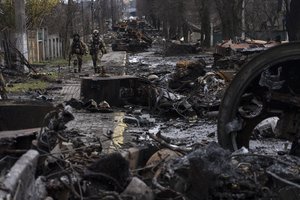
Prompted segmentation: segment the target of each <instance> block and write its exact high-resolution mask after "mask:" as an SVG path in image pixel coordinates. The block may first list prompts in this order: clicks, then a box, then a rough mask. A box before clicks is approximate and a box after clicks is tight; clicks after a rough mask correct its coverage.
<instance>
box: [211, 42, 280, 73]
mask: <svg viewBox="0 0 300 200" xmlns="http://www.w3.org/2000/svg"><path fill="white" fill-rule="evenodd" d="M279 44H280V42H275V41H269V42H267V41H262V40H246V41H244V42H233V41H232V40H228V41H224V42H222V43H220V44H217V45H216V47H215V53H214V59H215V61H214V67H217V68H219V69H235V70H238V69H239V68H240V67H241V66H242V65H243V64H245V63H246V62H247V61H249V60H250V59H251V58H253V57H254V56H255V55H257V54H258V53H260V52H262V51H265V50H267V49H269V48H271V47H274V46H276V45H279Z"/></svg>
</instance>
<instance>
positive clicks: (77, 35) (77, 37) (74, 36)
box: [73, 33, 80, 41]
mask: <svg viewBox="0 0 300 200" xmlns="http://www.w3.org/2000/svg"><path fill="white" fill-rule="evenodd" d="M79 39H80V35H79V34H78V33H75V34H74V35H73V40H76V41H77V40H79Z"/></svg>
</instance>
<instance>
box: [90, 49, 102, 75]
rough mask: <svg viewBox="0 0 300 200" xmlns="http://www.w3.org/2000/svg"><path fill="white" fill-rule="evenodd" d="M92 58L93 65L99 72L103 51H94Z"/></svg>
mask: <svg viewBox="0 0 300 200" xmlns="http://www.w3.org/2000/svg"><path fill="white" fill-rule="evenodd" d="M91 56H92V60H93V67H94V70H95V73H97V72H99V67H98V65H97V64H100V61H101V58H102V52H101V51H98V52H95V53H93V54H92V55H91Z"/></svg>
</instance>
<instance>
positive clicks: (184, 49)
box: [163, 40, 202, 56]
mask: <svg viewBox="0 0 300 200" xmlns="http://www.w3.org/2000/svg"><path fill="white" fill-rule="evenodd" d="M201 51H202V47H201V45H200V44H199V43H195V44H190V43H183V42H181V41H177V40H170V41H166V42H165V46H164V52H163V53H164V55H166V56H174V55H185V54H196V53H199V52H201Z"/></svg>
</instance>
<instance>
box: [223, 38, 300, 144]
mask: <svg viewBox="0 0 300 200" xmlns="http://www.w3.org/2000/svg"><path fill="white" fill-rule="evenodd" d="M270 117H278V118H279V120H278V123H277V125H276V129H275V130H276V131H275V132H276V136H277V134H278V137H284V138H285V139H289V140H291V141H294V140H295V139H299V138H300V136H299V134H300V43H289V44H284V45H280V46H277V47H274V48H271V49H269V50H267V51H265V52H263V53H261V54H259V55H258V56H256V57H255V58H253V59H252V60H251V61H249V62H248V63H247V64H245V65H244V66H243V67H242V68H241V70H240V71H239V72H238V74H237V75H236V77H235V78H234V80H233V81H232V82H231V84H230V86H229V87H228V89H227V91H226V93H225V95H224V97H223V100H222V103H221V107H220V114H219V119H218V141H219V143H220V145H221V146H223V147H224V148H227V149H230V150H235V149H238V148H240V147H242V146H245V147H249V141H250V137H251V135H252V133H253V130H254V128H255V127H256V126H257V125H258V124H259V123H260V122H262V121H263V120H265V119H268V118H270Z"/></svg>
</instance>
